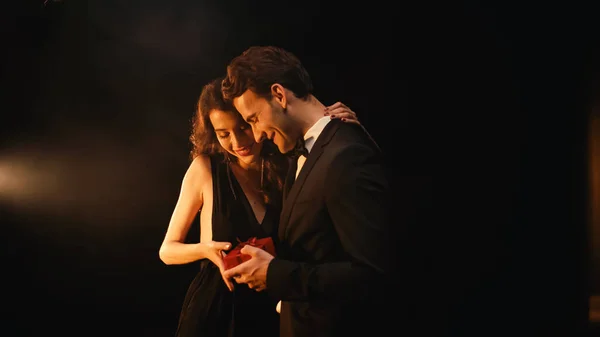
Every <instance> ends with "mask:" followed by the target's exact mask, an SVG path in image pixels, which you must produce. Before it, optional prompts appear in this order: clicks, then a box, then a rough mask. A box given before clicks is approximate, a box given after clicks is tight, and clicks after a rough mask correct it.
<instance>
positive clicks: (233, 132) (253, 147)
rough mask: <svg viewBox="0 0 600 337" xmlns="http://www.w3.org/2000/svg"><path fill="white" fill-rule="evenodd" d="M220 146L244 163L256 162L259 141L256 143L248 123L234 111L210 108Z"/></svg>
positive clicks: (210, 116) (211, 119)
mask: <svg viewBox="0 0 600 337" xmlns="http://www.w3.org/2000/svg"><path fill="white" fill-rule="evenodd" d="M209 118H210V122H211V123H212V126H213V128H214V129H215V133H216V135H217V139H218V140H219V144H221V147H223V149H225V151H227V152H228V153H229V154H231V155H233V156H236V157H237V158H238V159H239V160H240V161H241V162H243V163H245V164H252V163H256V162H258V159H259V156H260V150H261V148H262V144H261V143H256V141H255V140H254V136H253V134H252V129H251V128H250V125H248V123H246V122H245V121H244V120H242V117H241V116H240V114H239V113H237V112H236V111H222V110H216V109H215V110H212V111H211V112H210V114H209Z"/></svg>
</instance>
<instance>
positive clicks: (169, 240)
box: [159, 156, 226, 265]
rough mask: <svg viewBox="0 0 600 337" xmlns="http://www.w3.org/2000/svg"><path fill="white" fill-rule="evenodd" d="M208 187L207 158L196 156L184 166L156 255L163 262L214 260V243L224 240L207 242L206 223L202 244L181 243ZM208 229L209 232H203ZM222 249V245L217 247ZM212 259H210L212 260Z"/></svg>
mask: <svg viewBox="0 0 600 337" xmlns="http://www.w3.org/2000/svg"><path fill="white" fill-rule="evenodd" d="M211 186H212V174H211V170H210V160H209V158H208V157H207V156H199V157H196V158H195V159H194V160H193V161H192V163H191V164H190V167H189V168H188V170H187V172H186V173H185V176H184V177H183V182H182V184H181V190H180V194H179V199H178V200H177V204H176V205H175V209H174V210H173V214H172V215H171V220H170V222H169V227H168V229H167V233H166V234H165V238H164V240H163V242H162V245H161V247H160V251H159V256H160V259H161V260H162V261H163V262H164V263H165V264H169V265H171V264H186V263H190V262H194V261H197V260H200V259H203V258H210V259H211V260H213V259H215V256H213V255H215V252H214V250H215V248H221V247H220V246H219V247H215V245H217V246H218V245H223V246H225V244H226V243H222V244H221V243H217V242H210V238H211V237H212V230H211V228H210V226H202V229H201V230H202V233H201V235H202V237H203V238H208V240H202V241H203V242H202V243H185V238H186V236H187V234H188V232H189V229H190V226H191V224H192V222H193V221H194V218H195V217H196V215H197V213H198V211H199V210H200V209H201V208H202V205H203V204H204V193H203V192H204V190H205V188H207V187H211ZM207 230H208V231H211V232H210V233H208V232H206V231H207ZM221 249H223V248H221ZM213 262H214V261H213Z"/></svg>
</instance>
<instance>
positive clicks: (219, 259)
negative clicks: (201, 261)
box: [204, 241, 233, 291]
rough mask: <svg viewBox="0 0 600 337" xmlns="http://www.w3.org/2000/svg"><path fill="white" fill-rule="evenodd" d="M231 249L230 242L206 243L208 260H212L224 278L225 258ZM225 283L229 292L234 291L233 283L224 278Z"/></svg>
mask: <svg viewBox="0 0 600 337" xmlns="http://www.w3.org/2000/svg"><path fill="white" fill-rule="evenodd" d="M230 248H231V243H229V242H217V241H211V242H206V243H204V249H205V250H206V251H205V256H206V258H207V259H209V260H211V261H212V262H213V263H214V264H215V265H216V266H217V267H219V270H220V271H221V277H223V272H224V271H225V264H224V263H223V257H224V256H225V255H226V254H225V251H227V250H229V249H230ZM223 281H225V285H227V288H229V291H233V282H232V281H231V280H228V279H226V278H224V277H223Z"/></svg>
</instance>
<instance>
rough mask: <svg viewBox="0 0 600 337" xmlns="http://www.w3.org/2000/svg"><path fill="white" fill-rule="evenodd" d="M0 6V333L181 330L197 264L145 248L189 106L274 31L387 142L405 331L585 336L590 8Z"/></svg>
mask: <svg viewBox="0 0 600 337" xmlns="http://www.w3.org/2000/svg"><path fill="white" fill-rule="evenodd" d="M2 6H3V7H4V8H3V10H2V40H3V46H4V48H3V51H2V53H0V57H1V60H2V79H3V88H4V89H3V90H2V94H1V95H2V98H3V102H4V103H3V107H2V119H1V121H2V122H1V123H0V125H1V133H0V184H1V185H0V221H1V224H2V229H3V242H2V244H0V247H1V251H2V253H3V255H4V258H3V259H2V261H3V265H4V266H3V270H4V272H3V277H2V278H3V279H4V283H3V284H4V285H3V300H2V307H3V315H2V320H3V324H2V327H0V329H2V330H4V331H3V332H2V333H1V334H2V335H6V336H42V335H48V334H52V333H60V334H62V335H69V336H70V335H73V336H95V335H103V336H172V335H173V332H174V330H175V328H176V324H177V318H178V313H179V310H180V305H181V302H182V300H183V296H184V294H185V290H186V288H187V286H188V284H189V282H190V281H191V278H192V277H193V275H194V271H195V267H196V265H195V264H193V265H188V266H165V265H164V264H162V262H161V261H160V260H159V258H158V248H159V246H160V243H161V241H162V238H163V235H164V232H165V230H166V227H167V224H168V221H169V218H170V215H171V211H172V209H173V206H174V204H175V201H176V198H177V196H178V192H179V187H180V183H181V179H182V177H183V174H184V172H185V170H186V168H187V166H188V164H189V162H188V152H189V150H190V145H189V143H188V135H189V131H190V118H191V116H192V115H193V112H194V108H195V103H196V100H197V98H198V95H199V92H200V89H201V87H202V85H203V84H205V83H206V82H207V81H209V80H210V79H212V78H214V77H217V76H219V75H221V74H222V73H223V72H224V70H225V66H226V64H227V62H228V61H229V60H230V59H231V58H233V57H234V56H236V55H237V54H239V53H241V52H242V51H243V50H244V49H246V48H247V47H249V46H250V45H266V44H274V45H279V46H281V47H284V48H286V49H288V50H290V51H292V52H294V53H295V54H296V55H297V56H299V57H300V59H301V60H302V61H303V62H304V64H305V66H306V67H307V69H308V70H309V72H310V73H311V76H312V78H313V81H314V84H315V88H316V96H317V97H318V98H319V99H320V100H321V101H322V102H324V103H325V104H331V103H334V102H335V101H338V100H339V101H343V102H344V103H346V104H347V105H349V106H350V107H351V108H352V109H353V110H354V111H356V112H357V114H358V116H359V118H360V120H361V122H362V124H363V125H365V126H366V127H367V129H369V131H370V132H371V134H372V135H373V137H374V138H375V139H376V140H377V141H378V143H379V144H380V146H381V147H382V148H383V150H384V151H385V152H386V153H387V155H388V158H389V160H390V167H391V171H392V174H393V183H394V186H395V187H396V188H397V191H398V194H397V200H395V202H397V205H398V215H399V217H398V223H397V224H396V226H397V228H398V237H399V238H398V245H399V248H400V252H401V253H402V255H401V257H405V258H407V259H405V260H402V261H404V262H402V264H401V265H400V267H401V268H400V274H399V275H398V287H397V288H396V289H390V294H391V297H390V298H391V299H390V302H391V303H390V304H391V306H392V308H398V310H401V309H402V308H406V307H408V308H409V315H410V317H411V319H410V322H408V323H402V324H399V325H398V332H399V333H400V332H404V333H406V335H407V336H424V335H436V336H443V335H453V336H467V335H477V336H492V335H496V334H497V335H502V336H508V335H510V336H517V335H518V336H520V335H524V336H578V335H583V334H584V332H585V329H586V325H587V310H588V308H587V297H588V295H589V294H590V293H591V292H598V291H599V290H600V289H599V288H598V287H597V285H596V283H597V282H594V281H591V280H592V278H591V276H592V273H591V272H590V269H589V268H588V262H589V256H590V249H589V247H588V235H587V234H588V233H587V232H588V227H587V222H586V215H587V213H586V212H587V209H588V200H587V197H586V195H587V192H588V191H587V184H588V181H587V157H586V156H587V119H588V115H589V112H590V109H591V102H592V99H593V98H595V97H596V96H597V94H596V93H595V92H594V91H593V90H592V86H591V82H592V80H593V79H595V78H597V76H596V74H597V73H598V71H597V69H598V62H597V60H596V59H595V58H594V56H597V55H598V53H596V52H595V51H596V47H597V44H596V37H597V36H598V32H599V30H598V24H597V23H596V22H594V13H597V8H594V7H592V6H591V5H588V4H586V3H585V2H581V3H579V2H569V5H566V2H565V3H563V4H562V5H560V4H548V3H543V2H539V3H533V2H522V1H521V2H517V1H514V2H511V1H486V2H477V1H460V2H451V3H447V2H441V1H440V2H438V3H435V2H434V3H428V4H422V5H412V4H411V5H408V4H398V3H392V2H390V3H383V2H373V1H372V2H367V3H364V2H357V3H356V4H351V3H350V2H331V1H330V2H318V1H302V2H300V1H298V2H282V1H280V2H275V1H259V2H256V3H255V2H253V1H247V2H242V1H191V0H185V1H184V0H182V1H155V0H146V1H116V0H106V1H83V0H79V1H70V0H63V1H52V0H49V1H47V2H46V3H45V4H44V3H43V1H14V2H12V3H7V4H3V5H2ZM596 21H597V20H596ZM374 244H376V243H374ZM594 280H596V279H594ZM407 293H408V294H410V295H411V296H409V297H408V298H405V297H404V295H405V294H407ZM392 295H400V296H392ZM403 298H404V299H405V300H402V299H403ZM391 310H392V309H391ZM415 329H416V330H415ZM409 330H411V331H413V332H411V333H409Z"/></svg>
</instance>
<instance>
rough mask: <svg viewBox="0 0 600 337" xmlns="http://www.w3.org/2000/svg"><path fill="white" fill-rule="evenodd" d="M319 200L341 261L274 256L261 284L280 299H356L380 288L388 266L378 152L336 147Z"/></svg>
mask: <svg viewBox="0 0 600 337" xmlns="http://www.w3.org/2000/svg"><path fill="white" fill-rule="evenodd" d="M326 181H327V183H326V184H327V186H326V188H325V190H326V191H325V193H326V196H325V202H326V206H327V209H328V211H329V216H330V217H331V220H332V222H333V224H334V226H335V229H336V231H337V234H338V235H339V238H340V242H341V243H342V246H343V249H344V250H345V252H346V254H347V259H346V261H342V262H334V263H324V264H310V263H298V262H292V261H287V260H283V259H280V258H275V259H273V260H272V261H271V263H270V265H269V269H268V272H267V288H268V289H269V293H271V294H272V295H273V296H275V297H277V298H280V299H283V300H286V301H302V300H308V299H316V298H323V299H328V300H335V301H339V302H341V303H343V302H348V301H355V300H358V301H362V300H367V299H369V298H373V296H380V293H379V294H378V295H376V293H377V291H379V290H385V289H388V288H387V286H386V285H387V284H388V282H390V279H389V277H390V276H391V275H390V268H391V267H392V266H393V264H394V261H393V254H391V249H390V248H391V247H390V243H389V242H391V239H392V238H391V237H390V236H391V231H390V227H389V226H390V212H391V210H390V207H389V205H390V195H389V184H388V181H387V180H386V177H385V168H384V163H383V159H382V157H381V155H380V154H379V153H378V152H376V151H375V150H374V149H372V148H369V147H367V146H364V145H360V144H353V145H351V146H348V147H347V148H346V149H344V150H342V151H340V153H339V154H338V155H337V156H336V158H335V160H333V162H332V166H331V167H330V169H329V170H328V172H327V180H326Z"/></svg>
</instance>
